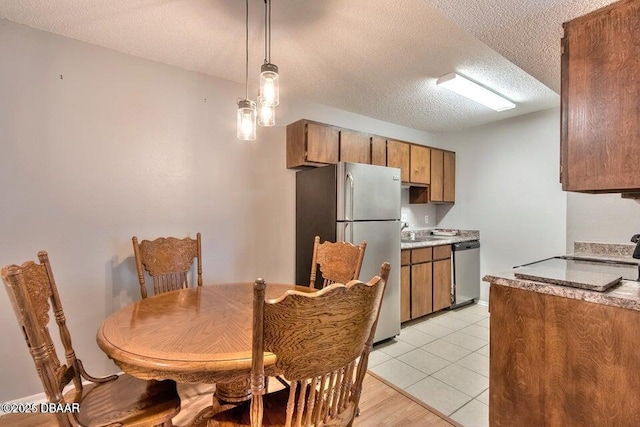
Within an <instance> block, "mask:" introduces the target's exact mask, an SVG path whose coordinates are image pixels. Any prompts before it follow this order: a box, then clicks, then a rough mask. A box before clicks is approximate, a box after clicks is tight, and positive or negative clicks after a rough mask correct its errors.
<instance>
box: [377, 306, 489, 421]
mask: <svg viewBox="0 0 640 427" xmlns="http://www.w3.org/2000/svg"><path fill="white" fill-rule="evenodd" d="M369 369H370V370H371V371H373V372H374V373H376V374H377V375H379V376H381V377H382V378H384V379H385V380H387V381H389V382H390V383H392V384H395V385H396V386H397V387H400V388H402V389H403V390H405V391H406V392H408V393H410V394H412V395H413V396H415V397H416V398H418V399H420V400H422V401H423V402H425V403H426V404H427V405H429V406H431V407H433V408H435V409H437V410H438V411H440V412H442V413H443V414H445V415H447V416H449V417H451V418H452V419H454V420H455V421H457V422H459V423H460V424H462V425H463V426H465V427H483V426H488V425H489V407H488V404H489V313H488V311H487V306H483V305H478V304H474V305H470V306H466V307H463V308H460V309H457V310H451V311H449V310H447V311H443V312H440V313H436V314H434V315H431V316H427V317H424V318H422V319H417V320H414V321H411V322H407V323H405V324H404V325H403V327H402V331H401V332H400V335H399V336H398V337H396V338H394V339H392V340H389V341H387V342H384V343H380V344H377V345H375V346H374V350H373V352H372V353H371V356H370V358H369Z"/></svg>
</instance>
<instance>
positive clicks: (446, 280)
mask: <svg viewBox="0 0 640 427" xmlns="http://www.w3.org/2000/svg"><path fill="white" fill-rule="evenodd" d="M449 306H451V258H449V259H443V260H440V261H434V262H433V311H438V310H442V309H443V308H447V307H449Z"/></svg>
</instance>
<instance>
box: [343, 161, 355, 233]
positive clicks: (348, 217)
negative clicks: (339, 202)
mask: <svg viewBox="0 0 640 427" xmlns="http://www.w3.org/2000/svg"><path fill="white" fill-rule="evenodd" d="M344 181H345V183H346V182H347V181H349V191H345V192H344V208H345V211H346V209H347V205H348V206H349V215H347V213H346V212H345V215H344V216H345V218H344V219H345V220H346V221H352V220H353V186H354V180H353V175H351V172H347V174H346V175H345V178H344ZM347 196H348V197H349V199H350V200H349V203H348V204H347Z"/></svg>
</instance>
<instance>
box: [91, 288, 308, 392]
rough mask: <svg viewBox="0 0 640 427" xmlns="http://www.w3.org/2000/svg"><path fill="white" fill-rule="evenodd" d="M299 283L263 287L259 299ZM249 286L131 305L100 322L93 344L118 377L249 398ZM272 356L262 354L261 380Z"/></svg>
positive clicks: (192, 292) (203, 290)
mask: <svg viewBox="0 0 640 427" xmlns="http://www.w3.org/2000/svg"><path fill="white" fill-rule="evenodd" d="M292 289H295V290H298V291H302V292H310V291H313V290H314V289H311V288H309V287H306V286H295V285H286V284H267V288H266V297H267V298H276V297H278V296H280V295H282V294H283V293H284V292H285V291H287V290H292ZM252 316H253V283H228V284H216V285H209V286H198V287H194V288H188V289H181V290H178V291H172V292H167V293H163V294H160V295H155V296H152V297H149V298H145V299H141V300H140V301H137V302H134V303H132V304H130V305H128V306H126V307H124V308H122V309H120V310H118V311H117V312H115V313H113V314H111V315H110V316H109V317H107V318H106V319H105V321H104V322H103V323H102V325H101V326H100V329H99V330H98V333H97V341H98V346H100V348H101V349H102V351H104V352H105V353H106V354H107V355H108V356H109V357H110V358H111V359H113V361H114V362H115V364H116V365H118V367H120V369H122V371H123V372H126V373H127V374H130V375H132V376H135V377H138V378H141V379H147V380H165V379H172V380H175V381H176V382H181V383H215V384H216V392H215V397H216V398H218V399H219V400H221V401H223V402H231V403H235V402H241V401H243V400H247V399H249V398H250V396H251V386H250V372H251V339H252ZM275 361H276V357H275V355H274V354H272V353H265V356H264V364H265V373H266V374H267V375H275V374H277V372H276V370H275Z"/></svg>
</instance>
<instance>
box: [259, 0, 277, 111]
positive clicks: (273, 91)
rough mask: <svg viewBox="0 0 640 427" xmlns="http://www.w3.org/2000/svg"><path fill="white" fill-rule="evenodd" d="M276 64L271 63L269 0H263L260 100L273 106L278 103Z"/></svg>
mask: <svg viewBox="0 0 640 427" xmlns="http://www.w3.org/2000/svg"><path fill="white" fill-rule="evenodd" d="M278 77H279V75H278V66H277V65H275V64H272V63H271V0H264V64H262V67H261V68H260V102H261V103H262V104H263V105H266V106H271V107H275V106H277V105H278V104H279V103H280V88H279V86H280V82H279V78H278Z"/></svg>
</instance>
